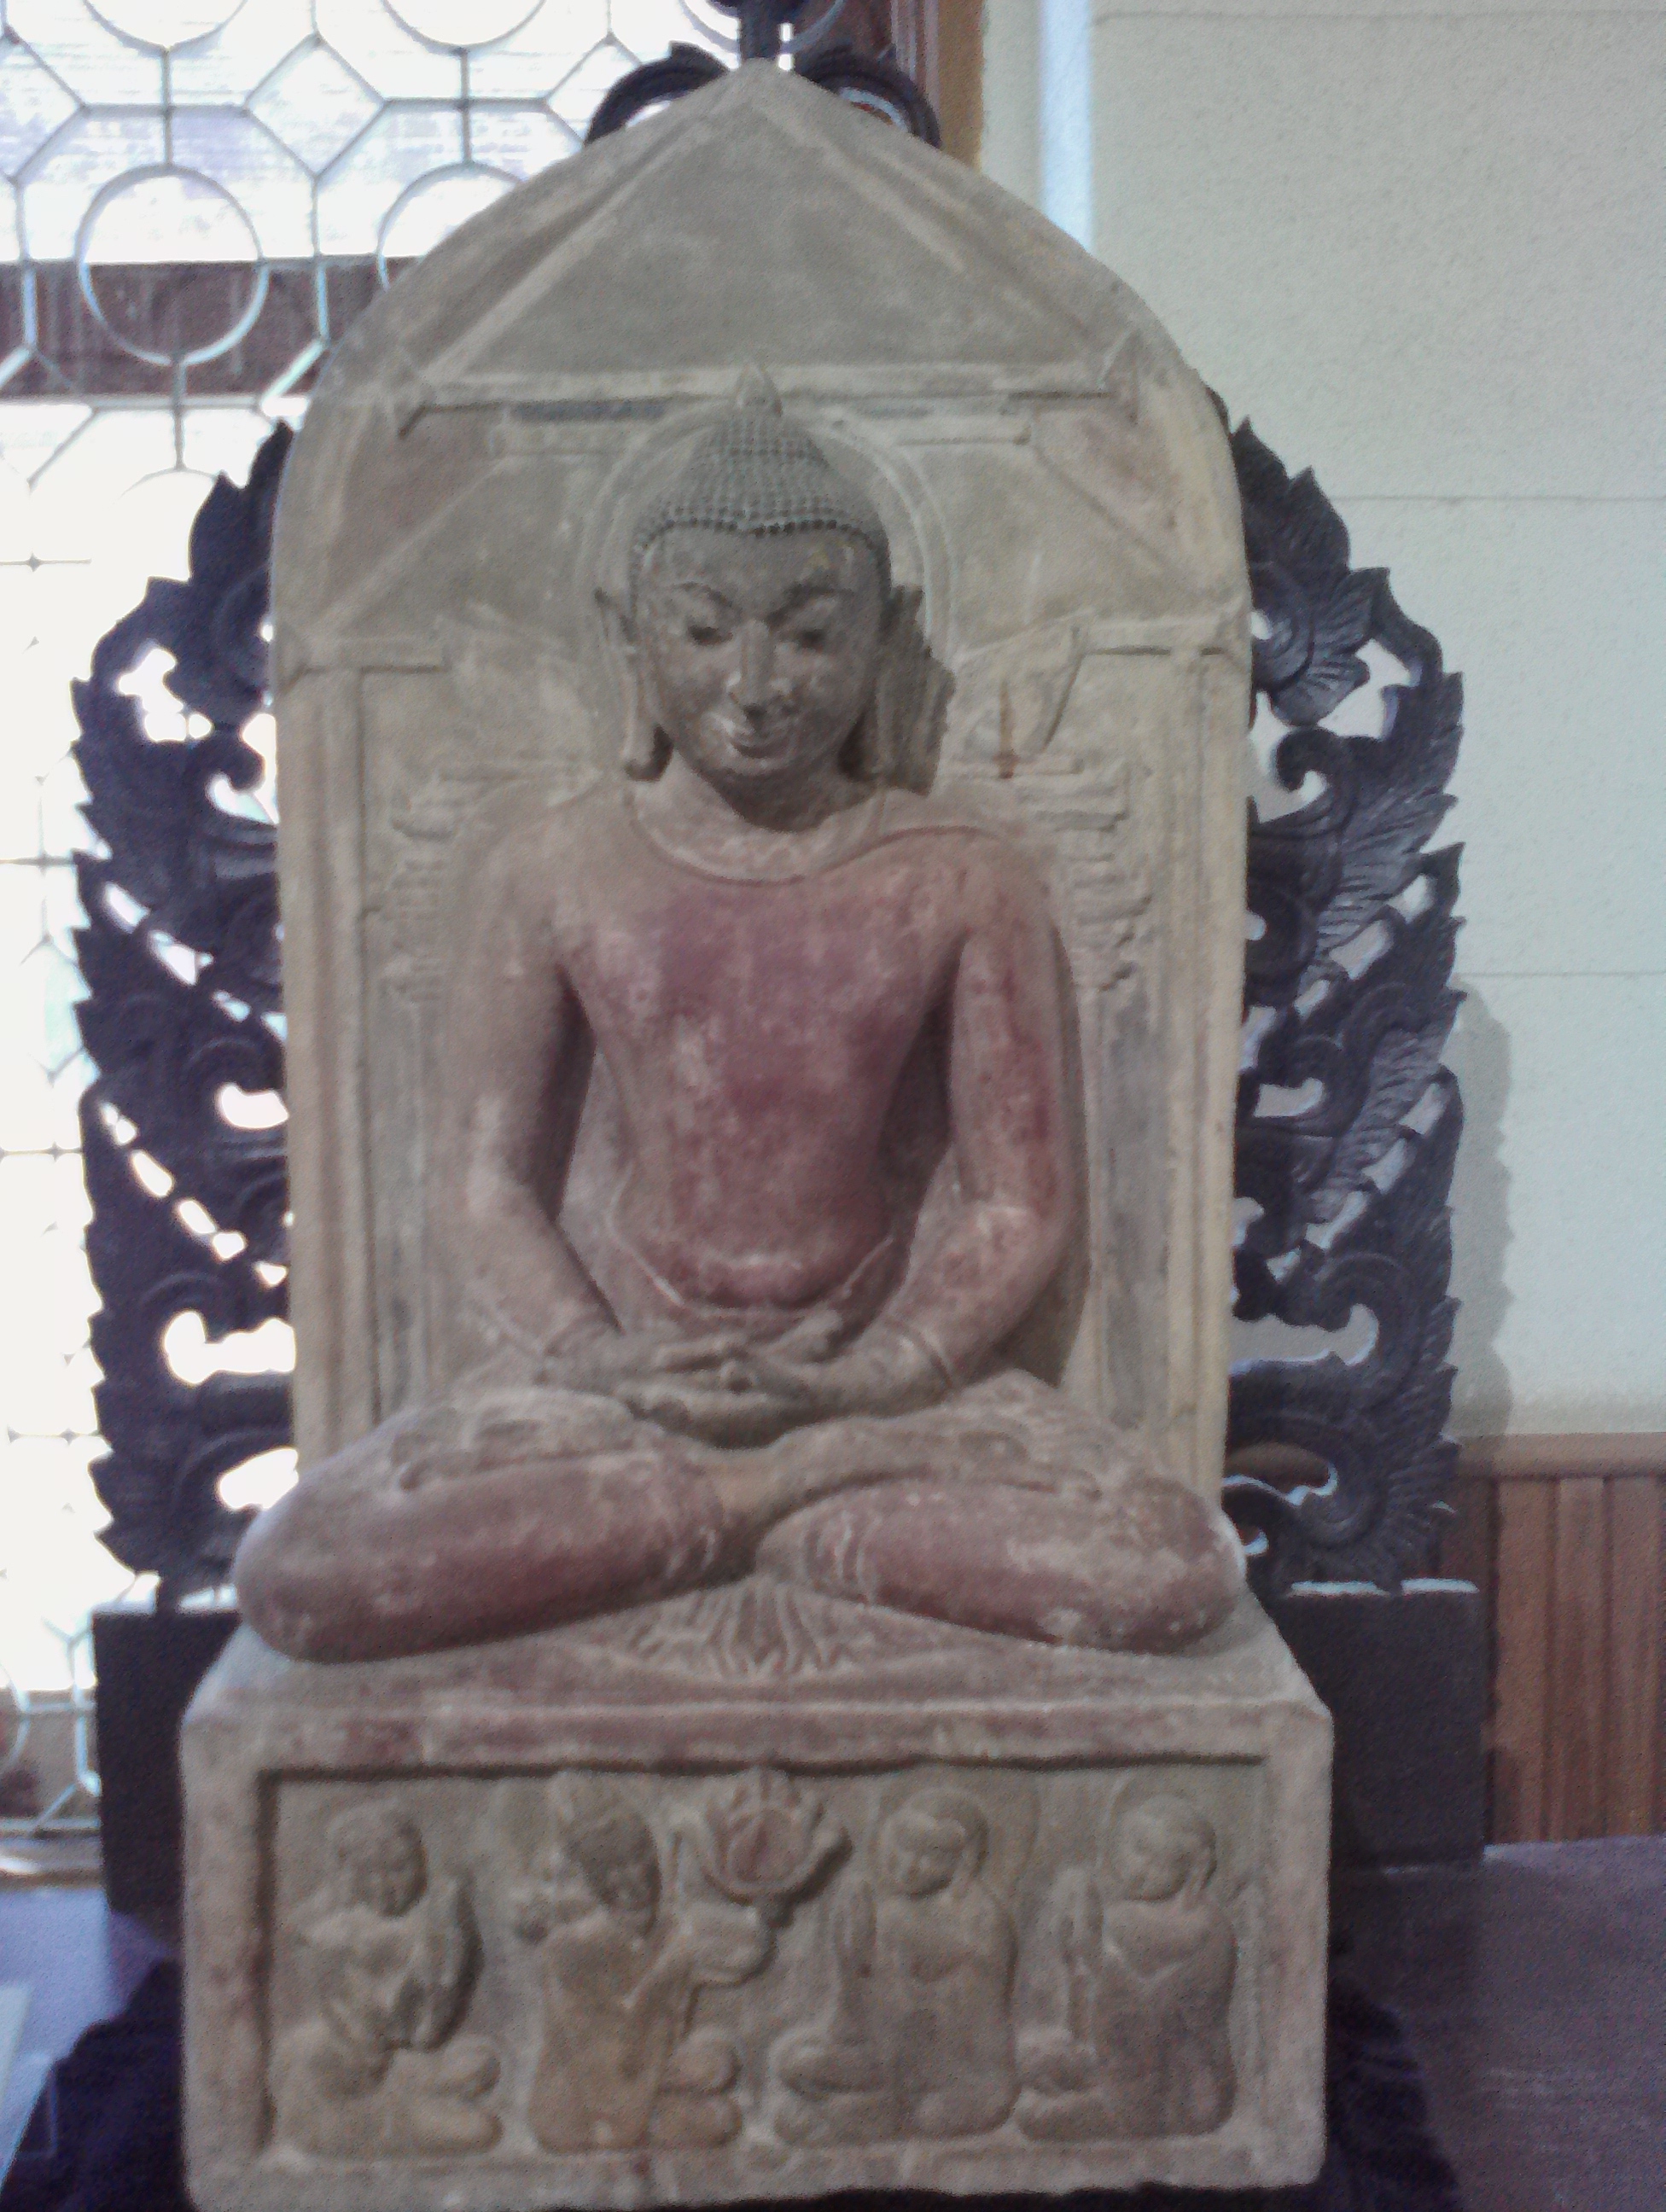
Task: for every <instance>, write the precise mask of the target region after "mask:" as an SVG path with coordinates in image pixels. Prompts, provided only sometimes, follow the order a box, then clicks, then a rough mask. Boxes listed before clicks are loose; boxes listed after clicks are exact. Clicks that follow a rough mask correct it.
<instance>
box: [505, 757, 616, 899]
mask: <svg viewBox="0 0 1666 2212" xmlns="http://www.w3.org/2000/svg"><path fill="white" fill-rule="evenodd" d="M624 804H625V802H624V796H623V792H622V791H621V789H620V787H619V786H618V783H617V780H616V779H614V778H611V777H608V776H598V778H597V779H596V781H595V782H593V783H592V784H587V786H586V787H585V788H584V789H583V790H582V791H577V792H570V793H568V792H553V793H550V794H549V795H548V796H547V797H543V798H540V797H537V796H533V797H530V798H528V799H524V800H522V801H521V802H520V804H519V805H518V806H517V810H516V812H515V815H514V818H513V819H512V820H511V821H509V822H508V823H507V825H506V827H505V829H504V831H503V834H502V836H501V837H500V838H499V839H498V840H497V842H496V844H495V845H494V846H493V847H492V849H491V858H492V863H493V866H495V867H496V869H497V870H498V871H499V872H502V873H503V874H506V875H508V876H520V875H521V874H522V873H524V872H526V871H527V870H528V869H542V868H545V867H548V866H550V865H552V864H553V863H556V862H562V863H566V864H571V863H573V862H575V861H577V860H588V861H590V862H592V863H593V862H595V861H596V860H598V859H599V855H600V854H602V853H605V852H606V851H607V850H608V849H609V848H611V846H612V845H613V844H614V842H616V840H617V839H618V838H620V837H622V836H624V835H625V833H626V825H625V821H624Z"/></svg>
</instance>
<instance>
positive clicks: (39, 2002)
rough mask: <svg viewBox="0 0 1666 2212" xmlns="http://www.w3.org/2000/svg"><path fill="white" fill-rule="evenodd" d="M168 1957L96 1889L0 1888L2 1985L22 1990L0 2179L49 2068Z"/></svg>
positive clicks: (0, 2113)
mask: <svg viewBox="0 0 1666 2212" xmlns="http://www.w3.org/2000/svg"><path fill="white" fill-rule="evenodd" d="M166 1957H167V1950H166V1948H165V1947H164V1946H163V1945H162V1944H161V1943H159V1942H157V1941H156V1938H155V1936H151V1935H149V1934H148V1933H147V1932H146V1930H145V1929H143V1928H141V1927H140V1926H139V1924H138V1923H137V1921H134V1920H128V1919H125V1918H124V1917H122V1915H120V1914H119V1913H114V1912H112V1911H110V1910H109V1908H108V1907H107V1906H106V1904H105V1902H104V1894H103V1892H102V1891H100V1890H97V1889H8V1890H0V1983H3V1984H21V1985H22V1987H24V1988H25V1989H27V1991H28V2005H27V2010H26V2011H25V2013H24V2015H23V2030H22V2034H21V2038H20V2039H19V2044H18V2051H17V2057H16V2059H15V2063H14V2064H13V2066H12V2069H11V2076H10V2080H9V2082H8V2084H7V2087H6V2091H5V2094H4V2096H3V2098H0V2174H3V2173H4V2172H5V2169H6V2167H7V2166H9V2164H10V2163H11V2157H12V2154H13V2152H14V2151H15V2149H16V2148H17V2139H18V2137H19V2136H21V2133H22V2131H23V2128H24V2125H25V2124H26V2123H27V2119H28V2117H29V2112H30V2110H31V2108H32V2106H33V2103H34V2100H35V2098H36V2096H37V2095H38V2094H39V2093H40V2084H41V2081H42V2080H43V2079H44V2078H45V2075H46V2069H47V2067H48V2066H49V2065H50V2064H51V2063H52V2061H53V2059H55V2058H61V2057H63V2056H64V2052H65V2051H68V2050H69V2049H70V2045H72V2044H73V2043H74V2042H75V2039H76V2037H77V2036H78V2035H79V2034H81V2033H82V2030H83V2029H84V2028H88V2027H91V2026H92V2025H93V2023H94V2021H99V2020H107V2019H108V2018H109V2016H110V2015H111V2014H112V2013H115V2012H119V2011H120V2010H121V2008H122V2007H123V2006H124V2005H125V2003H126V2002H127V2000H128V1998H129V1997H130V1996H131V1995H132V1993H133V1991H134V1990H135V1989H136V1988H137V1985H138V1983H139V1981H140V1979H141V1978H142V1977H143V1973H144V1972H145V1969H146V1968H147V1967H148V1966H151V1965H152V1964H153V1963H154V1962H155V1960H158V1959H161V1958H166Z"/></svg>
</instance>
